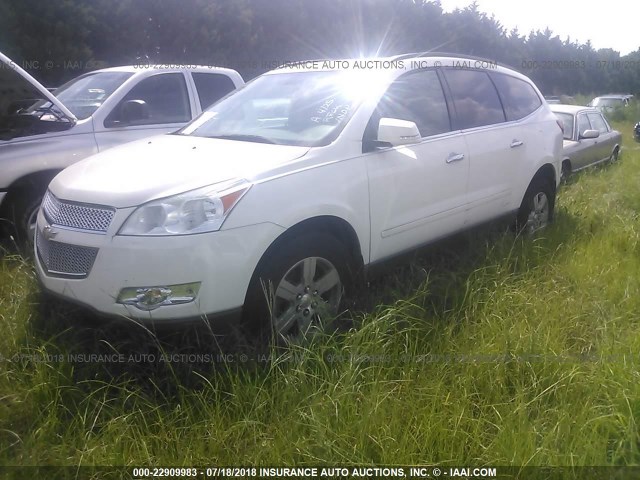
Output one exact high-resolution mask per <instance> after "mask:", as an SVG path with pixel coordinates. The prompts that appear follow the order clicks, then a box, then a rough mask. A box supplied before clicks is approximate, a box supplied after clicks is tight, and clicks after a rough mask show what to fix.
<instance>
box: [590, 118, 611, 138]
mask: <svg viewBox="0 0 640 480" xmlns="http://www.w3.org/2000/svg"><path fill="white" fill-rule="evenodd" d="M588 117H589V121H590V122H591V125H592V126H593V128H595V129H596V130H598V131H599V132H600V133H607V132H608V131H609V128H608V127H607V124H606V123H605V121H604V120H603V119H602V115H600V114H599V113H589V114H588Z"/></svg>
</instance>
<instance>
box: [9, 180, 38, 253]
mask: <svg viewBox="0 0 640 480" xmlns="http://www.w3.org/2000/svg"><path fill="white" fill-rule="evenodd" d="M43 196H44V194H43V193H42V192H34V191H21V192H19V193H18V194H17V195H16V196H15V197H14V200H13V201H11V202H10V204H9V220H10V221H11V223H12V227H13V228H12V230H13V232H12V233H13V234H14V235H15V239H16V243H17V244H18V247H19V248H21V249H24V250H25V253H26V254H30V253H31V251H32V250H33V242H34V235H35V226H36V220H37V218H38V210H39V209H40V204H41V203H42V197H43Z"/></svg>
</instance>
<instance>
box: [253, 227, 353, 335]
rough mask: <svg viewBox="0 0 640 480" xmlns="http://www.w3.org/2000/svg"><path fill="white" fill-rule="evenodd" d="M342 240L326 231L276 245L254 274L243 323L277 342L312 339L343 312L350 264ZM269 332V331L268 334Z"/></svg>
mask: <svg viewBox="0 0 640 480" xmlns="http://www.w3.org/2000/svg"><path fill="white" fill-rule="evenodd" d="M345 252H346V249H345V247H344V245H343V244H342V243H341V242H339V241H338V240H337V239H336V238H335V237H333V236H331V235H328V234H324V233H322V234H305V235H301V236H298V237H295V238H291V239H290V240H289V241H285V242H283V243H281V244H280V245H278V246H277V247H276V249H275V251H273V252H269V253H268V254H267V255H270V256H269V257H267V258H266V260H265V261H264V262H263V264H262V265H261V266H260V267H259V270H258V271H257V272H256V274H255V275H254V278H253V279H252V281H251V284H250V286H249V291H248V292H247V299H246V302H245V323H246V324H247V325H248V326H249V327H250V328H251V329H252V330H254V331H252V332H250V333H251V334H252V335H253V334H256V333H257V334H259V336H260V337H262V338H264V337H265V336H267V337H268V338H270V339H271V340H273V341H274V342H275V343H276V344H286V343H289V342H292V341H293V342H305V341H308V340H309V339H310V338H311V337H312V336H313V334H314V333H318V332H320V331H322V330H324V329H325V328H326V327H327V326H328V324H329V323H331V322H332V321H333V320H334V319H335V318H336V316H337V315H338V314H339V313H340V306H341V303H342V299H343V296H344V293H345V291H346V290H347V289H348V288H349V287H350V285H351V279H352V274H351V272H352V268H351V265H350V263H351V262H350V260H349V257H348V255H347V254H346V253H345ZM265 334H266V335H265Z"/></svg>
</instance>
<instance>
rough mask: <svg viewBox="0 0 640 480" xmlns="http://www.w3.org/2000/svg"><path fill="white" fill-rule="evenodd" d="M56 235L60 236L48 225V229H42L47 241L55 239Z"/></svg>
mask: <svg viewBox="0 0 640 480" xmlns="http://www.w3.org/2000/svg"><path fill="white" fill-rule="evenodd" d="M56 235H58V232H56V231H55V230H54V229H53V227H51V225H47V226H46V227H44V228H43V229H42V236H43V237H44V238H45V239H46V240H51V239H52V238H54V237H55V236H56Z"/></svg>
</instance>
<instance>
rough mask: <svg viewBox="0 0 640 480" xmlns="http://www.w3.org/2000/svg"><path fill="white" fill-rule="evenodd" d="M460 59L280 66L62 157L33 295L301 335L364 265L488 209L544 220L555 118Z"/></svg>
mask: <svg viewBox="0 0 640 480" xmlns="http://www.w3.org/2000/svg"><path fill="white" fill-rule="evenodd" d="M477 63H479V62H477ZM468 64H474V60H469V59H461V58H459V57H455V58H454V57H428V56H426V57H425V56H416V55H406V56H399V57H394V58H389V59H375V60H366V61H364V60H345V61H344V62H321V61H320V62H303V63H300V64H292V65H289V66H286V67H284V68H280V69H278V70H275V71H272V72H269V73H266V74H264V75H262V76H260V77H258V78H257V79H255V80H254V81H252V82H250V83H249V84H247V85H246V86H245V87H244V88H242V89H240V90H238V91H237V92H235V93H234V94H232V95H230V96H228V97H227V98H225V99H223V100H222V101H220V102H219V103H217V104H216V105H214V107H213V108H212V109H210V110H209V111H207V112H205V113H203V114H202V115H201V116H200V117H199V118H197V119H196V120H195V121H193V122H192V123H190V124H189V125H188V126H186V127H185V128H183V129H182V130H181V131H179V132H177V133H176V134H171V135H165V136H159V137H155V138H152V139H147V140H145V141H140V142H134V143H131V144H128V145H125V146H121V147H116V148H113V149H111V150H109V151H107V152H105V153H101V154H98V155H96V156H93V157H91V158H89V159H87V160H84V161H82V162H79V163H77V164H75V165H73V166H71V167H69V168H67V169H66V170H64V171H63V172H62V173H60V174H59V175H58V176H57V177H56V178H55V179H54V180H53V181H52V182H51V184H50V185H49V191H48V192H47V194H46V196H45V198H44V201H43V204H42V209H41V213H40V214H39V215H38V225H37V238H36V247H35V252H36V256H37V261H36V265H37V272H38V276H39V278H40V280H41V283H42V285H43V287H44V289H45V290H46V291H49V292H52V293H55V294H57V295H59V296H62V297H64V298H66V299H68V300H71V301H75V302H79V303H81V304H84V305H87V306H90V307H92V308H94V309H95V310H97V311H98V312H101V313H104V314H108V315H113V316H124V317H128V318H131V319H135V320H138V321H141V322H151V323H155V324H158V325H159V324H162V323H163V322H168V321H170V320H176V319H177V320H186V319H193V318H196V319H200V318H205V317H206V318H207V319H208V320H215V319H216V318H217V317H218V316H220V317H224V318H226V319H229V318H235V319H238V318H242V319H243V320H244V321H245V322H254V324H255V325H256V328H265V327H266V328H265V329H266V330H267V331H269V330H271V331H272V333H274V334H275V335H276V336H277V338H280V337H285V338H287V337H297V336H300V335H303V334H305V333H306V332H308V331H309V330H310V329H312V328H314V327H315V326H317V325H318V324H320V323H321V322H322V320H323V319H327V318H330V317H332V316H334V315H335V314H336V313H338V312H339V309H340V303H341V300H342V298H343V293H344V292H345V291H348V289H349V287H350V286H351V284H352V282H353V281H354V280H356V279H357V278H359V277H360V273H362V272H366V271H367V270H368V269H369V267H371V266H373V265H375V264H378V263H380V262H383V261H385V260H387V259H390V258H391V257H394V256H396V255H398V254H401V253H403V252H406V251H407V250H410V249H415V248H417V247H419V246H421V245H424V244H427V243H429V242H433V241H435V240H437V239H440V238H442V237H445V236H448V235H451V234H453V233H455V232H459V231H461V230H463V229H467V228H469V227H472V226H475V225H478V224H481V223H484V222H488V221H492V220H495V219H498V218H505V217H509V218H512V219H514V220H516V219H517V221H518V224H519V225H520V226H521V227H522V228H525V229H527V230H529V231H535V230H537V229H539V228H542V227H544V226H545V225H547V223H548V222H549V221H550V220H551V218H552V215H553V209H554V200H555V193H556V187H557V186H558V183H559V180H560V163H559V160H560V152H561V148H562V132H561V129H560V126H559V124H558V122H557V120H556V118H555V116H554V115H553V113H551V111H550V110H549V107H548V105H547V103H546V102H545V101H544V100H543V97H542V95H541V94H540V92H539V91H538V89H537V88H536V87H535V86H534V84H533V83H532V82H531V81H530V80H529V79H528V78H527V77H525V76H523V75H520V74H518V73H516V72H514V71H512V70H509V69H507V68H503V67H499V66H496V68H492V69H483V68H475V67H473V66H471V67H469V66H467V65H468ZM461 65H464V66H461ZM376 66H379V68H376ZM214 323H215V322H214Z"/></svg>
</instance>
